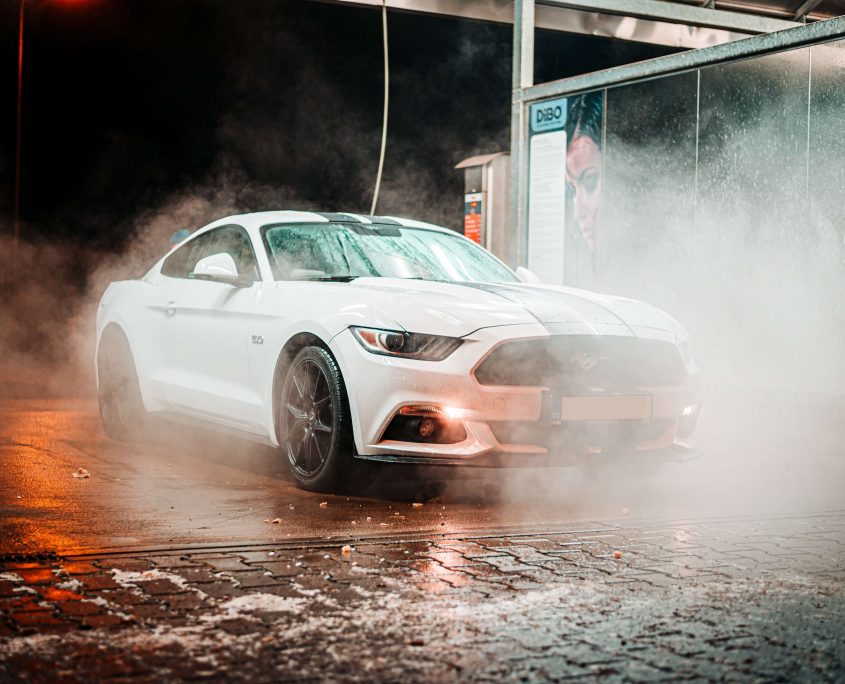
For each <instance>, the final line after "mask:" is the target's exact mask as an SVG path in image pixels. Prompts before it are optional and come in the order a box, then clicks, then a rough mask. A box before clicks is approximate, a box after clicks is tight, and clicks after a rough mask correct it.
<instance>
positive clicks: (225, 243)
mask: <svg viewBox="0 0 845 684" xmlns="http://www.w3.org/2000/svg"><path fill="white" fill-rule="evenodd" d="M214 232H215V233H216V234H217V235H216V239H215V240H214V249H213V250H212V251H211V252H209V254H220V253H221V252H225V253H226V254H229V255H231V257H232V259H234V260H235V265H236V266H237V267H238V275H239V276H240V277H241V278H246V279H248V280H252V281H256V280H258V264H257V263H256V261H255V252H253V251H252V244H251V242H250V239H249V235H247V233H246V231H245V230H244V229H243V228H241V227H240V226H226V227H225V228H220V229H219V230H216V231H214ZM203 256H207V255H203Z"/></svg>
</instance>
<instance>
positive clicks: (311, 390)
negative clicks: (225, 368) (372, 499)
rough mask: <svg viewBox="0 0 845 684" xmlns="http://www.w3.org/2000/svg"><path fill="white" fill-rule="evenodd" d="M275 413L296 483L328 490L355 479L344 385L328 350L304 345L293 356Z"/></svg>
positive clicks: (357, 477)
mask: <svg viewBox="0 0 845 684" xmlns="http://www.w3.org/2000/svg"><path fill="white" fill-rule="evenodd" d="M278 415H279V428H280V430H279V435H280V442H279V443H280V445H281V449H282V454H283V457H284V459H285V462H286V463H287V465H288V468H290V471H291V473H292V474H293V476H294V478H295V479H296V482H297V483H298V484H299V486H301V487H302V488H304V489H310V490H313V491H322V492H329V491H339V490H340V489H344V488H349V487H350V486H357V485H360V484H361V482H360V473H361V470H362V468H361V465H362V464H358V463H356V462H355V460H354V458H353V449H354V446H353V440H352V423H351V415H350V412H349V401H348V399H347V396H346V386H345V384H344V382H343V376H342V375H341V373H340V369H339V368H338V366H337V363H336V362H335V360H334V358H333V357H332V355H331V354H329V352H328V351H326V350H325V349H323V348H322V347H317V346H310V347H305V348H304V349H302V351H300V352H299V353H298V354H297V355H296V357H295V358H294V360H293V362H292V363H291V364H290V367H289V368H288V371H287V375H286V376H285V382H284V385H283V386H282V392H281V395H280V406H279V414H278Z"/></svg>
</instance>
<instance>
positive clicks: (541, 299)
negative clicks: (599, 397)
mask: <svg viewBox="0 0 845 684" xmlns="http://www.w3.org/2000/svg"><path fill="white" fill-rule="evenodd" d="M350 284H351V285H353V288H354V289H356V290H357V289H359V288H360V289H366V290H367V291H368V298H369V299H370V300H371V301H372V300H377V302H376V301H373V303H377V304H378V306H379V308H380V309H382V310H383V311H384V312H385V313H386V314H388V315H389V316H390V317H391V318H393V319H394V320H395V321H396V322H397V323H398V324H399V325H400V326H401V327H403V328H404V329H405V330H409V331H413V332H427V333H431V334H437V335H451V336H455V337H463V336H465V335H469V334H470V333H472V332H474V331H476V330H479V329H481V328H490V327H494V326H499V325H520V324H527V323H538V322H539V323H542V324H543V326H544V327H546V328H547V329H548V331H549V332H550V333H552V334H565V333H569V334H579V333H581V334H584V333H586V334H589V333H592V334H615V335H636V336H641V337H657V338H661V339H667V340H671V341H676V342H677V341H680V340H683V339H686V338H687V334H686V331H685V330H684V328H683V326H681V324H680V323H678V322H677V321H676V320H675V319H674V318H672V316H670V315H669V314H667V313H665V312H664V311H661V310H660V309H657V308H655V307H653V306H650V305H648V304H645V303H644V302H640V301H637V300H635V299H628V298H625V297H615V296H610V295H603V294H598V293H596V292H590V291H588V290H579V289H575V288H569V287H556V286H551V285H534V284H526V283H512V284H511V283H509V284H483V283H452V282H439V281H427V280H414V281H409V280H406V279H399V278H359V279H357V280H355V281H353V282H352V283H350Z"/></svg>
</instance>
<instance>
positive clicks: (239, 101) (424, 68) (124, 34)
mask: <svg viewBox="0 0 845 684" xmlns="http://www.w3.org/2000/svg"><path fill="white" fill-rule="evenodd" d="M0 7H2V9H0V12H2V14H0V22H2V23H0V31H1V32H2V33H0V79H2V80H0V92H2V93H3V96H2V103H3V104H2V108H0V228H1V229H2V233H3V234H6V235H9V234H10V233H11V230H12V223H11V217H12V209H13V187H14V144H15V103H16V78H17V72H16V67H17V22H18V9H19V4H18V2H17V0H3V3H2V5H1V6H0ZM26 9H27V14H26V29H25V52H24V94H23V112H24V114H23V157H22V158H23V179H22V213H21V220H22V233H23V236H24V239H26V240H28V241H36V242H40V241H43V240H44V239H47V240H48V241H49V242H52V243H56V242H57V241H59V242H63V243H73V245H74V246H75V247H80V246H82V247H85V248H91V249H96V250H105V251H119V250H120V249H122V248H123V247H125V244H126V242H127V240H128V239H129V238H131V237H133V236H134V235H135V234H136V233H137V232H138V230H140V228H139V224H138V222H137V217H138V216H139V215H141V214H143V213H145V212H146V213H149V212H155V211H157V210H158V208H159V207H164V206H166V205H167V204H168V203H172V202H173V201H174V199H175V198H178V197H180V196H182V195H185V196H196V197H200V198H202V201H203V204H202V206H203V209H202V211H201V212H199V213H200V215H198V216H197V217H196V218H197V219H202V220H211V219H213V218H215V217H217V216H219V215H222V214H224V213H229V212H230V211H231V210H242V211H248V210H260V209H279V208H318V209H323V210H347V211H359V212H368V211H369V205H370V202H371V197H372V188H373V183H374V179H375V173H376V167H377V162H378V150H379V143H380V137H379V136H380V132H381V113H382V44H381V17H380V13H379V12H378V11H377V10H373V9H359V8H352V7H344V6H338V5H331V4H323V3H319V2H308V1H305V0H298V1H292V0H242V1H239V2H231V0H227V1H225V2H224V1H222V0H193V1H189V0H27V5H26ZM389 31H390V65H391V110H390V117H389V129H388V132H389V137H388V145H387V157H386V163H385V171H384V181H383V190H382V196H381V200H380V203H379V207H378V212H379V213H383V214H400V215H407V216H413V217H415V218H421V219H426V220H431V221H435V222H441V223H447V224H449V225H452V226H454V227H457V226H459V225H460V220H461V210H462V204H461V194H462V178H461V175H460V173H459V172H457V171H455V170H453V166H454V165H455V163H457V162H458V161H460V160H461V159H463V158H465V157H467V156H470V155H472V154H476V153H482V152H489V151H497V150H502V149H507V148H508V146H509V128H508V127H509V111H510V102H509V98H510V79H511V33H512V29H511V27H510V26H504V25H493V24H482V23H478V22H466V21H456V20H450V19H439V18H433V17H428V16H424V15H412V14H403V13H399V12H390V13H389ZM670 51H671V50H669V49H668V48H657V47H651V46H643V45H638V44H632V43H623V42H620V41H610V40H606V39H599V38H591V37H584V36H574V35H562V34H552V33H549V32H538V36H537V51H536V65H537V66H536V72H537V73H536V77H537V81H538V82H539V81H545V80H551V79H554V78H561V77H564V76H570V75H574V74H579V73H583V72H587V71H592V70H595V69H600V68H605V67H609V66H613V65H618V64H623V63H627V62H631V61H636V60H640V59H645V58H648V57H652V56H658V55H660V54H666V53H668V52H670ZM179 220H181V219H176V218H174V226H173V228H174V230H175V229H177V228H180V227H183V226H182V225H180V224H179ZM199 225H201V224H200V223H197V224H196V225H188V226H184V227H188V228H196V227H198V226H199ZM69 246H70V245H69Z"/></svg>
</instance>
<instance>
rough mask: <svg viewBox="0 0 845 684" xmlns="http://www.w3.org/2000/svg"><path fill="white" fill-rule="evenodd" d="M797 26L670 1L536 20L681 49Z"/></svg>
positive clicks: (440, 12)
mask: <svg viewBox="0 0 845 684" xmlns="http://www.w3.org/2000/svg"><path fill="white" fill-rule="evenodd" d="M321 1H322V2H330V3H334V4H342V5H354V6H358V7H379V8H381V7H382V6H385V7H387V8H388V9H390V10H393V11H399V12H413V13H417V14H431V15H436V16H447V17H454V18H459V19H465V20H474V21H484V22H493V23H500V24H511V23H513V16H514V11H515V5H514V0H321ZM382 1H383V2H384V5H382ZM793 25H795V24H793V23H792V22H790V21H788V20H785V19H778V18H771V17H763V16H759V15H756V14H745V13H741V12H732V11H725V10H714V9H706V8H703V7H697V6H694V5H688V4H683V3H679V2H669V1H667V0H539V1H538V2H537V7H536V10H535V17H534V26H535V27H536V28H539V29H547V30H551V31H560V32H566V33H577V34H582V35H589V36H598V37H602V38H614V39H618V40H627V41H632V42H639V43H649V44H653V45H667V46H670V47H676V48H700V47H707V46H710V45H718V44H721V43H726V42H729V41H732V40H738V39H740V38H744V37H745V36H747V35H752V34H756V33H763V32H768V31H776V30H779V29H783V28H787V27H789V26H793Z"/></svg>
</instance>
